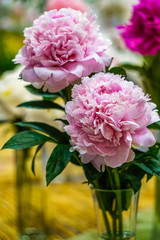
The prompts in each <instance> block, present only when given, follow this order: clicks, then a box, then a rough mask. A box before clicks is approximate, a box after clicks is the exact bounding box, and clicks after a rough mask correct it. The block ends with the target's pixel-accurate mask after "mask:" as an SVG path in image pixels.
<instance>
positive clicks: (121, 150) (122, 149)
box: [104, 142, 131, 168]
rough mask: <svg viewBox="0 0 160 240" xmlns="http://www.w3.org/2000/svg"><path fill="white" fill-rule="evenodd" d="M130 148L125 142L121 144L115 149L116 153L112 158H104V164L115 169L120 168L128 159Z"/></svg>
mask: <svg viewBox="0 0 160 240" xmlns="http://www.w3.org/2000/svg"><path fill="white" fill-rule="evenodd" d="M130 147H131V142H130V146H129V145H128V143H126V142H122V143H121V145H120V146H119V147H118V148H117V152H116V154H115V155H114V156H105V157H104V162H105V163H106V165H107V166H109V167H112V168H116V167H119V166H121V165H122V164H123V163H124V162H126V161H127V159H128V157H129V152H130Z"/></svg>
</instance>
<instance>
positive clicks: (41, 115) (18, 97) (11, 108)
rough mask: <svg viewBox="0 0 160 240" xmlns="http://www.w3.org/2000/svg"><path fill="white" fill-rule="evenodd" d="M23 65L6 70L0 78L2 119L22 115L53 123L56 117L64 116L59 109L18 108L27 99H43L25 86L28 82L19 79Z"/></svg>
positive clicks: (27, 119) (34, 119) (0, 111)
mask: <svg viewBox="0 0 160 240" xmlns="http://www.w3.org/2000/svg"><path fill="white" fill-rule="evenodd" d="M21 71H22V67H20V66H18V67H17V68H15V70H12V71H7V72H5V73H4V74H3V75H2V77H1V78H0V121H1V120H13V119H15V118H16V117H21V118H22V119H23V120H24V121H41V122H48V123H52V124H53V119H54V118H59V117H62V116H63V112H62V111H58V110H37V109H29V108H17V107H16V106H17V105H19V104H21V103H23V102H27V101H34V100H42V98H41V97H39V96H35V95H33V94H31V93H30V92H28V91H27V89H26V88H25V86H26V85H28V83H26V82H24V81H22V80H20V79H18V76H19V74H20V72H21Z"/></svg>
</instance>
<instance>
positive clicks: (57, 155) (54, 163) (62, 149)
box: [46, 144, 72, 186]
mask: <svg viewBox="0 0 160 240" xmlns="http://www.w3.org/2000/svg"><path fill="white" fill-rule="evenodd" d="M69 149H70V145H62V144H60V145H57V146H56V147H55V148H54V150H53V152H52V154H51V155H50V157H49V159H48V162H47V167H46V181H47V186H48V185H49V183H50V182H51V181H52V180H53V179H54V178H55V177H57V176H58V175H59V174H60V173H61V172H62V171H63V170H64V168H65V167H66V166H67V164H68V163H69V161H70V158H71V156H72V152H70V151H69Z"/></svg>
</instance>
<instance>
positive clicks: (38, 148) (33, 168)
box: [31, 143, 44, 175]
mask: <svg viewBox="0 0 160 240" xmlns="http://www.w3.org/2000/svg"><path fill="white" fill-rule="evenodd" d="M43 146H44V143H43V144H40V145H39V146H38V147H37V149H36V152H35V154H34V156H33V159H32V165H31V169H32V172H33V174H34V175H35V159H36V156H37V153H38V152H39V151H40V150H41V148H42V147H43Z"/></svg>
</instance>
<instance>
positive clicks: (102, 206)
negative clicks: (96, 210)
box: [94, 180, 111, 237]
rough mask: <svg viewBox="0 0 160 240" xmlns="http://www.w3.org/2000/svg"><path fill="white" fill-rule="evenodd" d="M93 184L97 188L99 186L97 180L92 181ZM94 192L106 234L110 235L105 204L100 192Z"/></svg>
mask: <svg viewBox="0 0 160 240" xmlns="http://www.w3.org/2000/svg"><path fill="white" fill-rule="evenodd" d="M94 185H95V186H96V187H97V188H99V185H98V182H97V181H96V180H95V181H94ZM96 194H97V198H98V201H99V204H100V207H101V210H102V214H103V217H104V223H105V227H106V230H107V233H108V236H109V237H111V229H110V225H109V220H108V217H107V214H106V210H105V206H104V203H103V200H102V198H101V194H100V192H99V191H97V192H96Z"/></svg>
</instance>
